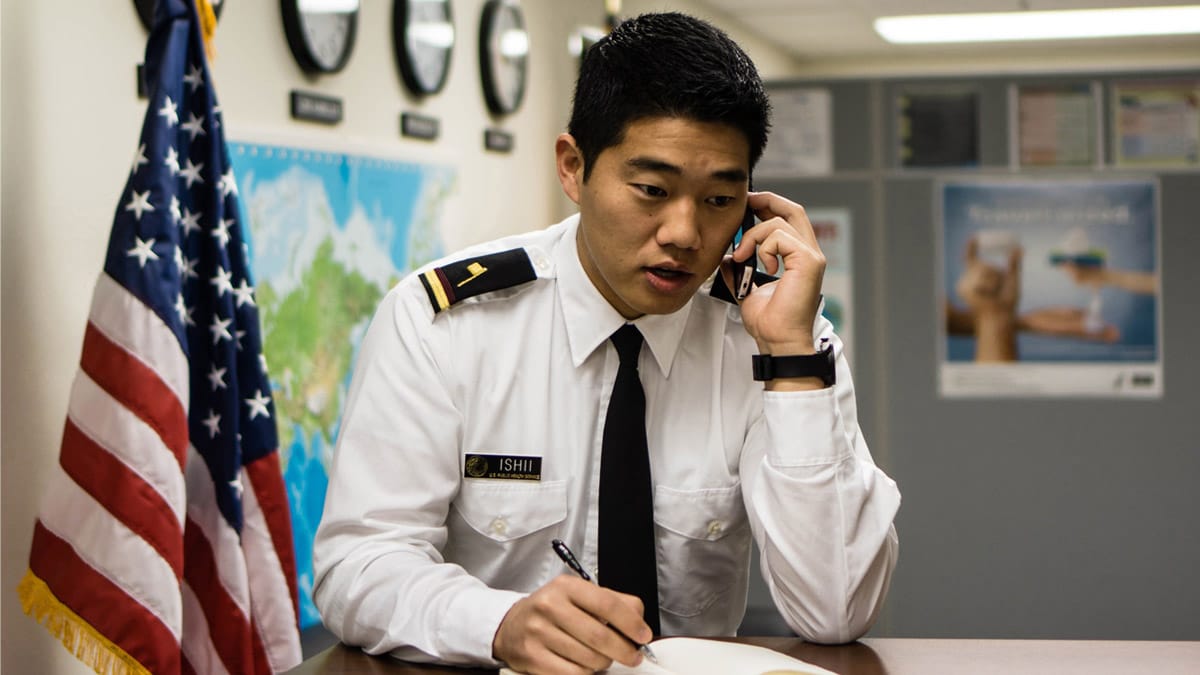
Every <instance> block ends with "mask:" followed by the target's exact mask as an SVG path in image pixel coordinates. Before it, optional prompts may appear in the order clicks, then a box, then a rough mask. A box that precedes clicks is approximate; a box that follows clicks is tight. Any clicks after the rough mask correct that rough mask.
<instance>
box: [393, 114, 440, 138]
mask: <svg viewBox="0 0 1200 675" xmlns="http://www.w3.org/2000/svg"><path fill="white" fill-rule="evenodd" d="M439 131H441V123H440V122H439V121H438V119H437V118H436V117H427V116H425V115H418V114H417V113H411V112H406V113H400V135H401V136H407V137H408V138H420V139H421V140H425V141H432V140H434V139H436V138H437V137H438V132H439Z"/></svg>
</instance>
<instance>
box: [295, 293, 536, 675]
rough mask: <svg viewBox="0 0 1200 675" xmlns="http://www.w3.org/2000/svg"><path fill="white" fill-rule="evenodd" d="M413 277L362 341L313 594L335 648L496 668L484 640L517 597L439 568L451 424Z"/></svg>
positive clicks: (455, 445)
mask: <svg viewBox="0 0 1200 675" xmlns="http://www.w3.org/2000/svg"><path fill="white" fill-rule="evenodd" d="M414 284H415V278H414V277H409V278H408V279H407V280H406V281H405V282H403V283H401V284H400V285H399V286H398V287H397V288H395V289H393V290H392V291H391V293H390V294H389V295H388V297H387V298H386V299H385V300H384V302H383V303H382V305H381V306H380V309H379V311H378V312H377V314H376V316H375V317H374V319H373V320H372V322H371V325H370V327H369V328H368V330H367V333H366V335H365V336H364V338H363V340H362V344H361V347H360V351H359V356H358V362H357V365H356V368H355V374H354V379H353V383H352V385H351V390H350V394H349V396H348V399H347V403H346V407H345V412H344V414H343V417H342V421H341V430H340V434H339V438H338V443H337V450H336V452H335V454H334V458H333V463H332V467H331V470H330V476H329V488H328V491H327V492H326V496H325V507H324V514H323V516H322V518H321V524H320V526H319V527H318V529H317V533H316V538H315V541H314V543H313V567H314V571H315V580H314V589H313V597H314V601H315V603H316V605H317V607H318V609H319V610H320V613H321V618H322V620H323V621H324V623H325V625H326V627H328V628H329V630H330V631H332V632H333V633H334V634H335V635H337V636H338V638H340V639H341V640H342V641H343V642H345V643H347V644H351V645H356V646H359V647H362V648H363V649H364V650H365V651H367V652H368V653H371V654H383V653H391V654H393V655H395V656H398V657H400V658H404V659H407V660H414V661H439V662H444V663H452V664H473V665H490V666H493V667H494V666H496V665H497V662H496V661H495V660H494V659H493V658H492V639H493V637H494V635H495V632H496V629H497V627H498V626H499V625H500V622H501V620H502V619H503V618H504V616H505V614H507V612H508V610H509V609H511V607H512V605H513V604H514V603H515V602H516V601H517V600H519V599H520V598H521V597H523V594H520V593H515V592H511V591H504V590H497V589H492V588H489V587H487V586H486V585H485V584H484V583H483V582H481V581H480V580H479V579H477V578H475V577H473V576H471V575H469V574H468V573H467V572H466V571H465V570H464V569H462V568H461V567H459V566H458V565H454V564H450V563H446V562H445V561H444V559H443V557H442V553H441V551H442V550H443V547H444V545H445V543H446V516H447V513H448V510H449V508H450V502H451V500H452V499H453V497H454V495H455V494H457V492H458V485H459V476H460V475H461V473H460V471H461V469H460V466H459V464H460V461H459V454H460V453H459V438H460V437H461V427H462V416H461V413H460V411H459V410H457V409H456V407H455V405H454V403H453V400H452V397H451V395H450V393H449V389H448V387H447V385H446V381H445V378H444V374H443V373H442V372H441V370H440V368H439V365H438V361H437V359H436V358H435V354H434V347H435V345H434V341H433V340H431V339H430V325H431V318H430V316H431V313H432V310H431V309H430V308H429V306H428V301H427V300H425V298H424V293H423V292H420V288H419V285H418V287H417V288H413V285H414Z"/></svg>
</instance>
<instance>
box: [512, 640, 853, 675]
mask: <svg viewBox="0 0 1200 675" xmlns="http://www.w3.org/2000/svg"><path fill="white" fill-rule="evenodd" d="M650 647H651V649H653V650H654V655H655V656H657V657H658V663H657V664H655V663H652V662H650V661H649V660H648V659H643V660H642V663H641V664H640V665H638V666H637V667H636V668H629V667H627V666H622V665H620V664H614V665H613V667H612V668H609V669H608V670H605V671H602V672H603V673H606V674H607V675H837V673H834V672H833V671H831V670H826V669H824V668H821V667H820V666H814V665H813V664H811V663H808V662H807V661H801V660H800V659H797V658H792V657H791V656H788V655H787V654H782V653H780V652H777V651H773V650H771V649H767V648H766V647H756V646H754V645H747V644H741V643H737V642H725V641H722V640H705V639H702V638H686V637H675V638H664V639H661V640H655V641H654V642H653V643H652V644H651V645H650ZM500 675H520V674H519V673H517V672H516V671H514V670H510V669H508V668H504V669H501V670H500Z"/></svg>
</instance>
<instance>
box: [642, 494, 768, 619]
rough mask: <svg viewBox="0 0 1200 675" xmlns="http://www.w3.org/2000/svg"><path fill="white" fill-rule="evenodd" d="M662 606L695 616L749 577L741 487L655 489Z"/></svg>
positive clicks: (672, 612)
mask: <svg viewBox="0 0 1200 675" xmlns="http://www.w3.org/2000/svg"><path fill="white" fill-rule="evenodd" d="M654 521H655V525H656V530H657V534H658V536H657V538H656V541H657V551H656V552H657V554H658V569H659V585H658V589H659V591H658V595H659V606H660V608H661V609H662V610H663V611H666V612H670V613H671V614H674V615H676V616H682V617H692V616H697V615H699V614H701V613H702V612H704V611H705V610H706V609H708V608H709V606H710V605H712V604H713V602H714V601H715V600H716V599H717V598H719V597H720V596H722V595H724V594H726V593H727V592H728V591H729V590H730V589H731V588H732V587H733V586H734V585H735V584H736V583H737V582H738V581H739V580H740V579H742V578H743V577H745V576H746V574H747V573H748V570H749V564H750V525H749V520H748V518H747V516H746V507H745V505H744V504H743V503H742V487H741V484H736V485H732V486H729V487H723V488H706V489H702V490H676V489H674V488H668V487H665V486H662V485H659V486H657V487H656V488H655V491H654Z"/></svg>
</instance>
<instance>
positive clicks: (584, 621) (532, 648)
mask: <svg viewBox="0 0 1200 675" xmlns="http://www.w3.org/2000/svg"><path fill="white" fill-rule="evenodd" d="M618 631H620V633H618ZM622 635H627V636H629V637H630V638H632V639H634V640H637V641H638V642H640V643H642V644H645V643H647V642H649V641H650V640H651V638H652V637H653V634H652V633H651V631H650V627H649V626H647V625H646V622H645V621H644V620H643V619H642V601H641V599H640V598H638V597H637V596H633V595H626V594H624V593H618V592H616V591H614V590H611V589H608V588H602V587H600V586H597V585H595V584H592V583H589V582H587V581H584V580H583V579H580V578H579V577H574V576H569V575H562V576H559V577H557V578H555V579H553V580H552V581H550V583H548V584H546V585H545V586H542V587H541V588H539V589H538V590H536V591H534V592H533V593H532V594H530V595H529V596H528V597H526V598H524V599H522V600H520V601H518V602H517V604H515V605H513V607H512V609H510V610H508V614H506V615H505V616H504V619H503V620H502V621H501V622H500V627H499V628H498V629H497V630H496V637H495V638H493V639H492V656H493V657H495V658H496V659H498V660H500V661H503V662H504V663H506V664H508V666H509V667H510V668H512V669H514V670H518V671H520V672H522V673H529V675H543V674H546V675H549V674H552V673H553V674H555V675H560V674H561V675H584V674H587V675H590V674H591V673H594V672H596V671H598V670H604V669H605V668H608V667H609V666H610V665H612V663H613V661H616V662H618V663H622V664H624V665H627V666H636V665H637V664H638V663H640V662H641V660H642V655H641V652H639V651H638V650H637V647H636V646H635V645H634V644H633V643H631V642H630V641H629V640H627V639H625V638H624V637H622Z"/></svg>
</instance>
